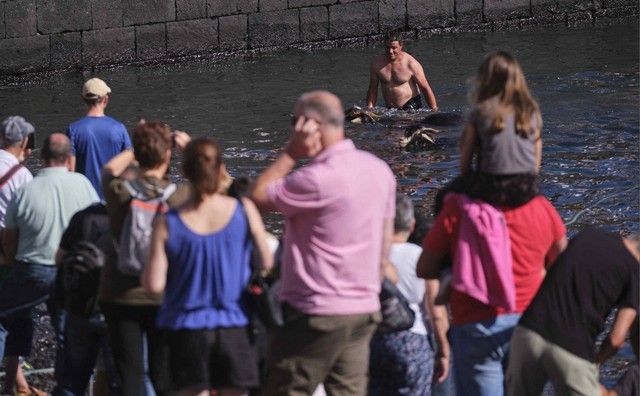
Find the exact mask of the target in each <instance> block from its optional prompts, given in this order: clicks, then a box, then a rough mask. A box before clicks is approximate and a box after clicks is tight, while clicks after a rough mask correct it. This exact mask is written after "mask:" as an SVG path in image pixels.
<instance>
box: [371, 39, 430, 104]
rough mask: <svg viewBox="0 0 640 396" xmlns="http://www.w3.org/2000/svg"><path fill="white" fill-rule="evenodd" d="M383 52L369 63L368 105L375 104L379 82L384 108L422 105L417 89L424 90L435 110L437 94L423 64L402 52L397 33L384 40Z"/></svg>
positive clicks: (428, 101)
mask: <svg viewBox="0 0 640 396" xmlns="http://www.w3.org/2000/svg"><path fill="white" fill-rule="evenodd" d="M385 46H386V51H385V53H384V55H379V56H377V57H375V59H374V60H373V62H371V70H370V80H369V90H368V91H367V107H373V106H375V105H376V98H377V96H378V83H380V86H381V87H382V97H383V98H384V102H385V105H386V106H387V107H393V108H397V109H401V110H416V109H419V108H421V107H422V99H421V97H420V91H422V93H424V96H425V97H426V99H427V103H428V104H429V107H431V109H433V110H434V111H437V110H438V104H437V103H436V97H435V95H434V94H433V91H432V90H431V87H430V86H429V82H428V81H427V78H426V77H425V75H424V70H423V69H422V65H420V62H418V61H417V60H416V59H415V58H414V57H413V56H411V55H409V54H408V53H406V52H404V50H403V44H402V40H401V39H400V38H399V37H398V36H396V35H393V34H392V35H389V36H388V37H387V38H386V39H385Z"/></svg>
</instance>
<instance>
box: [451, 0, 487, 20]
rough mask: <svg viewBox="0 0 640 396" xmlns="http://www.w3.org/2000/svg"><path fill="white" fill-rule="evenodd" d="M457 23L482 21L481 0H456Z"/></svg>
mask: <svg viewBox="0 0 640 396" xmlns="http://www.w3.org/2000/svg"><path fill="white" fill-rule="evenodd" d="M456 22H457V23H458V25H470V24H478V23H482V0H456Z"/></svg>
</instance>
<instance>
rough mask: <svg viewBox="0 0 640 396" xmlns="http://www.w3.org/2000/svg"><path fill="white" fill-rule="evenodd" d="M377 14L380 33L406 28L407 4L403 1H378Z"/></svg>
mask: <svg viewBox="0 0 640 396" xmlns="http://www.w3.org/2000/svg"><path fill="white" fill-rule="evenodd" d="M378 13H379V16H380V31H381V32H388V31H390V30H396V29H405V28H406V25H407V3H406V1H405V0H380V2H379V3H378Z"/></svg>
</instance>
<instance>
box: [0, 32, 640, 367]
mask: <svg viewBox="0 0 640 396" xmlns="http://www.w3.org/2000/svg"><path fill="white" fill-rule="evenodd" d="M407 49H408V50H409V51H410V52H411V53H412V54H413V55H414V56H415V57H416V58H417V59H418V60H420V61H421V62H422V63H423V65H424V67H425V71H426V73H427V77H428V79H429V81H430V83H431V85H432V87H433V90H434V92H435V94H436V96H437V99H438V104H439V106H440V108H441V110H443V111H453V112H460V113H464V112H465V110H466V108H467V90H468V86H469V84H468V81H469V80H470V78H471V77H472V76H473V75H474V73H475V71H476V69H477V67H478V65H479V63H480V61H481V60H482V58H483V56H484V55H485V54H486V53H487V52H489V51H492V50H496V49H503V50H507V51H510V52H512V53H513V54H515V55H516V57H517V58H518V59H519V61H520V63H521V64H522V67H523V69H524V70H525V73H526V75H527V79H528V81H529V84H530V88H531V90H532V92H533V93H534V95H535V96H536V97H537V98H538V100H539V102H540V105H541V108H542V113H543V119H544V130H543V138H544V151H543V168H542V177H543V182H544V190H545V193H546V194H547V196H548V197H549V198H550V199H551V200H552V202H553V203H554V204H555V206H556V207H557V208H558V210H559V211H560V213H561V215H562V216H563V218H565V219H566V220H567V221H569V220H571V219H573V218H574V217H576V216H577V219H575V221H574V222H572V223H571V224H569V227H568V228H569V233H570V234H574V233H575V232H576V231H578V230H579V229H580V228H581V227H583V226H584V225H587V224H591V225H597V226H601V227H604V228H605V229H608V230H610V231H615V232H625V233H627V232H630V231H633V230H636V231H637V230H638V228H639V224H640V222H639V207H640V205H639V192H640V190H639V189H638V186H639V185H640V183H639V182H640V177H639V175H638V173H639V170H640V168H639V162H638V153H639V151H638V148H639V145H638V143H639V141H638V136H639V131H640V127H639V122H640V116H639V112H638V110H639V95H638V88H639V83H638V76H639V73H638V67H639V63H638V57H639V53H638V26H637V24H631V25H623V26H614V27H607V28H597V29H596V28H585V29H571V30H569V29H565V28H561V27H553V28H543V27H541V28H536V29H535V30H531V31H524V32H515V33H514V32H497V33H473V34H461V35H456V36H441V37H433V38H430V39H427V40H422V41H419V42H412V43H408V44H407ZM379 51H381V48H339V49H331V50H319V51H313V52H312V51H301V50H296V51H286V52H281V53H275V54H269V55H260V56H256V57H253V58H251V59H241V58H231V59H229V60H226V61H223V62H221V63H216V64H213V63H208V62H199V63H195V62H185V63H183V64H177V65H171V66H153V67H145V68H135V67H125V68H119V69H115V70H102V71H99V72H97V73H96V75H97V76H100V77H102V78H103V79H105V80H106V81H107V82H108V84H109V85H110V86H111V88H112V90H113V93H112V96H111V105H110V107H109V109H108V113H109V114H110V115H111V116H113V117H115V118H117V119H120V120H121V121H123V122H124V123H125V125H128V126H131V125H133V124H134V123H135V121H136V120H137V118H138V117H144V118H146V119H159V120H163V121H166V122H168V123H169V124H171V125H172V126H173V127H174V128H176V129H182V130H186V131H189V132H191V133H193V134H196V135H209V136H212V137H215V138H216V139H217V140H218V141H219V142H220V143H221V145H222V146H223V148H224V151H225V161H226V163H227V166H228V168H229V170H230V172H231V173H232V174H233V175H234V176H239V175H251V176H255V175H256V174H258V173H259V172H260V171H261V170H262V169H263V168H264V167H265V166H266V165H267V164H268V163H269V162H270V160H271V159H273V158H275V156H276V155H277V150H278V148H280V147H281V146H282V145H283V144H284V143H285V142H286V140H287V137H288V133H289V131H288V128H289V113H290V111H291V108H292V106H293V103H294V102H295V100H296V98H297V97H298V96H299V95H300V93H302V92H304V91H307V90H310V89H317V88H323V89H328V90H331V91H333V92H335V93H336V94H338V95H339V96H340V97H341V98H342V99H343V101H344V105H345V107H349V106H351V105H353V104H360V105H362V104H363V103H364V96H365V93H366V89H367V84H368V64H369V61H370V59H371V58H372V57H373V56H374V55H375V54H377V53H378V52H379ZM89 76H90V74H84V75H83V74H81V73H67V74H61V75H55V76H53V77H50V78H39V79H38V80H37V81H34V82H31V83H25V84H17V85H5V86H3V87H0V117H2V118H4V117H5V116H7V115H12V114H20V115H23V116H25V117H26V118H27V119H28V120H30V121H32V122H33V123H34V124H35V125H36V127H37V129H38V131H39V137H38V141H39V142H40V141H42V139H43V137H44V135H45V134H46V133H48V132H52V131H55V130H64V129H65V128H66V126H67V125H68V124H69V123H70V122H71V121H73V120H74V119H77V118H79V117H81V116H82V115H83V111H84V107H83V104H82V103H81V101H80V87H81V85H82V83H83V81H84V80H85V79H86V78H88V77H89ZM426 114H428V112H427V111H423V112H417V113H413V114H406V113H398V112H387V113H386V115H388V116H390V117H392V118H393V119H395V121H394V122H391V123H384V124H381V125H349V126H347V134H348V136H349V137H351V138H352V139H353V140H354V141H355V142H356V144H357V145H358V146H359V147H361V148H365V149H367V150H370V151H373V152H374V153H376V154H377V155H378V156H380V157H382V158H383V159H385V160H386V161H387V162H389V163H390V165H391V166H392V168H393V169H394V171H395V173H396V174H397V176H398V182H399V185H400V188H401V189H402V190H403V191H405V192H407V193H409V194H412V196H413V198H414V200H415V201H416V202H417V203H418V204H420V205H422V206H423V207H427V205H426V204H425V201H428V198H430V197H432V194H434V192H435V190H436V189H437V188H438V187H440V186H442V185H443V184H444V183H445V182H447V181H448V180H449V179H451V178H452V177H454V176H455V175H456V174H457V166H458V150H457V143H458V139H459V136H460V132H461V130H460V128H459V127H454V128H448V129H445V130H443V132H442V133H441V134H440V135H439V143H440V147H439V148H438V149H437V150H434V151H430V152H423V153H406V152H402V151H401V150H400V149H399V147H398V140H399V139H400V137H402V136H403V127H404V126H405V125H407V124H408V123H410V122H411V120H419V119H421V118H423V117H424V116H425V115H426ZM29 164H30V166H31V167H33V168H36V167H37V166H38V165H37V161H35V160H31V161H30V163H29ZM177 165H178V164H177V163H175V164H174V165H173V167H172V173H173V174H174V175H176V176H177V175H178V171H177ZM269 224H272V225H273V224H275V222H273V221H270V222H269ZM623 355H625V356H626V357H627V358H628V357H629V356H630V352H629V351H628V350H627V351H626V352H625V353H624V354H623ZM604 372H605V373H607V372H608V375H609V376H610V378H611V377H615V376H616V373H617V372H618V369H617V368H616V367H613V366H608V367H605V368H604Z"/></svg>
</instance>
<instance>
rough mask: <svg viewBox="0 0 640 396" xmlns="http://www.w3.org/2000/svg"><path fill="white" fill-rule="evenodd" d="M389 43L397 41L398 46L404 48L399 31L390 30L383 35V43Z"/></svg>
mask: <svg viewBox="0 0 640 396" xmlns="http://www.w3.org/2000/svg"><path fill="white" fill-rule="evenodd" d="M391 41H397V42H399V43H400V45H402V46H404V41H403V39H402V34H401V33H400V31H399V30H392V31H390V32H387V33H385V34H384V42H385V43H389V42H391Z"/></svg>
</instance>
